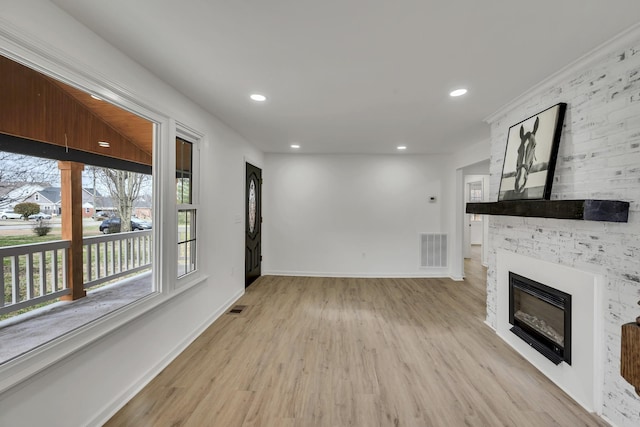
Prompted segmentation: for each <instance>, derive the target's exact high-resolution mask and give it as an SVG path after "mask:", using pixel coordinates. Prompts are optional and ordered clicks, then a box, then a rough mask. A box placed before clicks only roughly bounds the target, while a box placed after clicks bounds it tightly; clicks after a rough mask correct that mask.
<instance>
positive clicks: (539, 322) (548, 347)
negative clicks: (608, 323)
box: [509, 271, 571, 365]
mask: <svg viewBox="0 0 640 427" xmlns="http://www.w3.org/2000/svg"><path fill="white" fill-rule="evenodd" d="M509 323H511V324H512V325H513V327H512V328H511V332H513V333H514V334H516V335H517V336H518V337H520V338H521V339H523V340H524V341H525V342H526V343H527V344H529V345H530V346H531V347H533V348H535V349H536V350H537V351H539V352H540V353H541V354H542V355H543V356H545V357H546V358H547V359H549V360H551V361H552V362H553V363H555V364H556V365H559V364H560V363H562V362H566V363H567V364H569V365H571V295H569V294H567V293H565V292H562V291H559V290H558V289H554V288H552V287H550V286H546V285H543V284H542V283H538V282H536V281H534V280H531V279H528V278H526V277H523V276H520V275H518V274H516V273H513V272H511V271H510V272H509Z"/></svg>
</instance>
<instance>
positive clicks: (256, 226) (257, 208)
mask: <svg viewBox="0 0 640 427" xmlns="http://www.w3.org/2000/svg"><path fill="white" fill-rule="evenodd" d="M245 201H246V214H245V224H246V225H245V257H244V265H245V275H244V277H245V288H246V287H247V286H249V285H250V284H252V283H253V282H254V281H255V280H256V279H257V278H258V277H260V265H261V263H262V250H261V230H262V170H261V169H259V168H257V167H255V166H253V165H252V164H250V163H247V179H246V192H245Z"/></svg>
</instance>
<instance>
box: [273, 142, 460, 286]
mask: <svg viewBox="0 0 640 427" xmlns="http://www.w3.org/2000/svg"><path fill="white" fill-rule="evenodd" d="M448 164H449V157H448V156H440V155H433V156H423V155H421V156H417V155H405V154H398V155H388V156H387V155H369V156H367V155H339V156H338V155H335V156H332V155H301V154H295V155H283V154H267V155H266V156H265V171H264V187H263V191H264V205H263V208H264V211H263V215H264V218H265V219H264V227H263V232H264V247H263V255H264V265H263V268H264V272H265V273H268V274H307V275H308V274H311V275H342V276H345V275H346V276H428V275H431V274H433V271H429V270H422V269H420V268H419V233H421V232H446V230H445V229H444V226H443V221H442V217H443V212H444V210H445V209H447V207H448V203H449V200H450V199H451V194H445V190H444V185H443V179H445V177H446V172H447V165H448ZM429 196H435V197H436V202H435V203H430V202H429ZM446 273H447V272H446V271H445V275H446ZM438 274H439V275H442V272H439V273H438Z"/></svg>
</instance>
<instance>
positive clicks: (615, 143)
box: [487, 31, 640, 427]
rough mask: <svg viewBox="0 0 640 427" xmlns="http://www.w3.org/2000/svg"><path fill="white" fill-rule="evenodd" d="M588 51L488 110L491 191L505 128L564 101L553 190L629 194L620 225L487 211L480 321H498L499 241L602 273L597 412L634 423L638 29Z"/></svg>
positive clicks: (639, 409) (639, 183)
mask: <svg viewBox="0 0 640 427" xmlns="http://www.w3.org/2000/svg"><path fill="white" fill-rule="evenodd" d="M635 33H636V34H635V35H633V34H631V35H629V34H627V35H626V36H625V40H624V41H621V40H618V41H617V42H615V43H614V42H612V43H611V44H610V45H609V46H608V47H604V48H602V49H600V51H598V52H593V54H592V55H591V56H590V57H589V58H586V59H584V60H583V61H581V64H576V65H575V67H572V69H571V71H569V70H566V71H564V72H563V73H562V74H561V75H560V74H559V75H558V76H557V77H556V78H552V79H550V81H549V82H548V83H547V84H542V85H540V86H539V87H538V88H537V89H533V90H532V91H530V92H529V93H527V94H526V95H524V96H523V98H521V99H520V100H518V102H515V103H513V104H512V105H513V108H508V109H507V110H505V111H506V112H504V113H500V114H499V115H498V116H496V117H495V118H494V119H492V121H491V123H490V125H491V151H492V152H491V200H492V201H496V200H497V199H498V188H499V185H500V175H501V173H502V163H503V157H504V152H505V145H506V142H507V132H508V130H509V127H510V126H511V125H513V124H516V123H518V122H520V121H522V120H524V119H526V118H528V117H530V116H532V115H534V114H536V113H538V112H540V111H542V110H544V109H546V108H548V107H550V106H552V105H554V104H557V103H558V102H566V103H567V104H568V105H567V114H566V116H565V122H564V128H563V132H562V139H561V141H560V150H559V154H558V162H557V165H556V171H555V178H554V183H553V188H552V194H551V198H552V199H616V200H624V201H628V202H630V203H631V209H630V216H629V222H628V223H626V224H618V223H604V222H602V223H600V222H591V221H573V220H554V219H541V218H519V217H502V216H495V217H490V219H489V224H490V225H489V257H488V264H489V269H488V276H487V322H488V323H489V324H490V325H492V326H493V327H494V328H495V326H496V250H497V249H499V248H502V249H505V250H508V251H512V252H516V253H519V254H522V255H528V256H531V257H535V258H538V259H542V260H545V261H550V262H555V263H558V264H563V265H566V266H570V267H574V268H578V269H582V270H586V271H590V272H595V273H598V274H601V275H603V276H604V278H605V285H606V286H605V289H604V298H605V319H604V324H605V331H604V345H605V354H604V363H605V366H604V378H605V379H604V395H603V416H604V417H605V418H606V419H608V420H610V421H611V422H613V424H614V425H616V426H619V427H632V426H639V425H640V397H639V396H638V395H636V393H635V392H634V391H633V387H631V386H630V385H629V384H628V383H627V382H626V381H625V380H624V379H623V378H622V377H621V376H620V374H619V372H620V327H621V325H622V324H624V323H627V322H631V321H633V320H634V319H635V318H636V317H637V316H638V315H640V306H639V305H638V301H639V300H640V31H636V32H635Z"/></svg>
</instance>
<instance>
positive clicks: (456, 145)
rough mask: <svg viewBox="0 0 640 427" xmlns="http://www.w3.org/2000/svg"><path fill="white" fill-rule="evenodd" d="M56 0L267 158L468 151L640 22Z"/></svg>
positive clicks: (239, 2)
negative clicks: (526, 98) (498, 116)
mask: <svg viewBox="0 0 640 427" xmlns="http://www.w3.org/2000/svg"><path fill="white" fill-rule="evenodd" d="M52 1H53V2H54V3H56V4H57V5H59V6H60V7H62V8H63V9H64V10H66V11H67V12H68V13H70V14H71V15H73V16H74V17H75V18H76V19H77V20H79V21H80V22H82V23H84V24H85V25H86V26H88V27H89V28H91V29H92V30H93V31H95V32H96V33H98V34H99V35H100V36H102V37H103V38H104V39H106V40H107V41H108V42H110V43H111V44H113V45H114V46H116V47H117V48H118V49H120V50H121V51H123V52H124V53H126V54H127V55H129V56H130V57H132V58H133V59H135V60H136V61H137V62H139V63H141V64H142V65H143V66H145V67H146V68H147V69H149V70H151V71H152V72H153V73H154V74H156V75H157V76H158V77H160V78H161V79H162V80H164V81H166V82H167V83H169V84H171V85H172V86H173V87H175V88H177V89H178V90H179V91H181V92H182V93H184V94H185V95H187V96H188V97H189V98H191V99H192V100H193V101H195V102H196V103H198V104H199V105H201V106H202V107H204V108H205V109H207V110H208V111H210V112H211V113H213V114H214V115H216V116H217V117H219V118H220V119H221V120H223V121H224V122H226V123H227V124H228V125H230V126H231V127H233V128H234V129H236V130H237V131H238V132H239V133H240V134H241V135H243V136H244V137H245V138H246V139H248V140H249V141H251V142H252V143H254V144H255V145H256V146H257V147H259V148H260V149H262V150H263V151H265V152H288V151H290V149H289V145H290V144H291V143H294V142H296V143H299V144H300V145H301V146H302V148H301V149H300V150H299V151H300V152H305V153H392V152H395V151H396V150H395V147H396V146H397V145H400V144H403V145H407V146H408V149H407V151H406V152H407V153H446V152H452V151H455V150H457V149H460V148H462V147H464V146H465V145H468V144H471V143H474V142H478V141H481V140H483V139H486V138H488V136H489V129H488V126H487V125H486V124H485V123H483V119H485V118H486V117H487V116H489V115H490V114H491V113H493V112H495V111H496V110H497V109H499V108H500V107H501V106H503V105H504V104H506V103H507V102H509V101H511V100H513V99H514V98H515V97H517V96H518V95H520V94H521V93H523V92H524V91H526V90H527V89H529V88H531V87H532V86H534V85H535V84H537V83H539V82H541V81H542V80H543V79H545V78H546V77H548V76H550V75H551V74H553V73H555V72H557V71H558V70H560V69H561V68H563V67H564V66H566V65H568V64H569V63H571V62H572V61H574V60H576V59H577V58H579V57H581V56H582V55H584V54H586V53H587V52H589V51H590V50H592V49H593V48H595V47H596V46H598V45H600V44H601V43H603V42H605V41H607V40H609V39H610V38H612V37H614V36H615V35H617V34H619V33H620V32H622V31H623V30H625V29H627V28H629V27H630V26H632V25H634V24H636V23H638V22H640V1H638V0H607V1H604V0H534V1H520V0H482V1H479V0H437V1H434V0H393V1H392V0H315V1H313V0H209V1H207V0H179V1H178V0H135V1H132V0H52ZM461 86H464V87H467V88H468V89H469V93H468V94H467V95H466V96H464V97H460V98H450V97H449V96H448V93H449V91H451V90H452V89H455V88H458V87H461ZM253 92H259V93H263V94H264V95H266V96H267V97H268V101H267V102H266V103H263V104H256V103H255V102H253V101H251V100H249V98H248V96H249V94H251V93H253Z"/></svg>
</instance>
